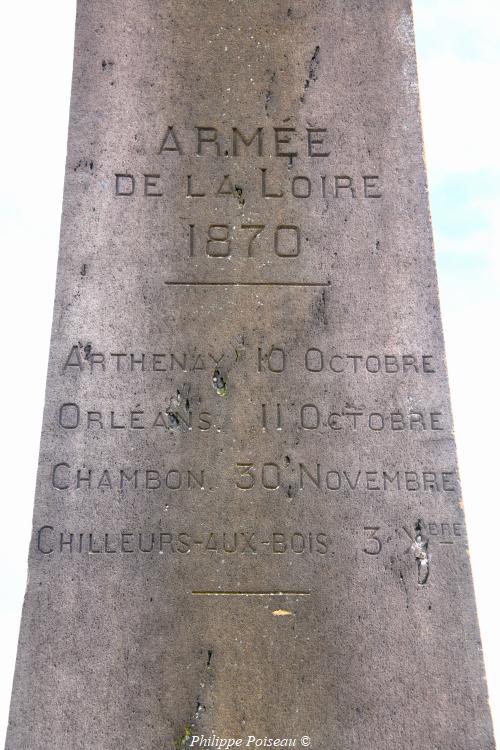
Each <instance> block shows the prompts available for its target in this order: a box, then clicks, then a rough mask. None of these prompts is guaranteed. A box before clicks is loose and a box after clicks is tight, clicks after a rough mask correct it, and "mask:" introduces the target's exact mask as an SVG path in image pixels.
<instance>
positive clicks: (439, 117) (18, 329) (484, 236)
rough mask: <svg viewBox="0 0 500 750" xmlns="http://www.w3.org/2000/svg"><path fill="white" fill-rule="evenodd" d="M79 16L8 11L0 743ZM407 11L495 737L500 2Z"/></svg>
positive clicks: (58, 7) (61, 10)
mask: <svg viewBox="0 0 500 750" xmlns="http://www.w3.org/2000/svg"><path fill="white" fill-rule="evenodd" d="M103 1H104V0H103ZM301 2H307V0H301ZM74 10H75V2H74V0H46V2H40V0H23V2H17V3H15V2H12V1H11V0H9V2H7V1H5V2H4V3H3V7H2V10H0V36H1V39H0V76H1V79H2V80H1V92H2V119H1V123H0V132H1V134H2V139H1V143H2V159H1V165H2V166H1V172H0V242H1V248H2V258H1V260H2V273H1V274H0V279H1V285H2V287H1V298H0V305H1V320H2V350H1V355H0V357H1V373H2V379H3V388H2V391H3V394H2V395H3V404H2V412H1V413H2V423H3V429H2V441H3V449H2V468H1V477H2V484H3V493H2V495H3V533H2V536H1V538H2V544H1V549H0V563H1V571H2V572H1V577H0V596H1V602H2V607H1V609H0V635H1V641H0V646H1V649H0V652H1V662H0V737H2V736H3V733H4V731H5V726H6V721H7V711H8V704H9V698H10V690H11V680H12V672H13V668H14V659H15V652H16V645H17V635H18V628H19V617H20V611H21V605H22V598H23V594H24V586H25V582H26V558H27V552H28V543H29V537H30V531H31V515H32V505H33V495H34V488H35V472H36V465H37V454H38V441H39V434H40V428H41V419H42V407H43V394H44V387H45V374H46V364H47V357H48V347H49V334H50V325H51V316H52V302H53V291H54V281H55V271H56V259H57V246H58V235H59V220H60V207H61V200H62V186H63V176H64V159H65V153H66V130H67V119H68V104H69V96H70V83H71V68H72V54H73V25H74ZM414 13H415V25H416V36H417V53H418V63H419V76H420V89H421V99H422V114H423V124H424V137H425V144H426V156H427V166H428V172H429V184H430V197H431V207H432V215H433V223H434V234H435V243H436V253H437V263H438V273H439V281H440V289H441V304H442V312H443V323H444V327H445V337H446V342H447V354H448V368H449V374H450V384H451V389H452V403H453V410H454V418H455V430H456V436H457V442H458V450H459V463H460V467H461V475H462V483H463V488H464V498H465V509H466V515H467V523H468V534H469V541H470V548H471V557H472V564H473V571H474V577H475V585H476V594H477V599H478V607H479V616H480V625H481V631H482V636H483V646H484V650H485V657H486V665H487V673H488V679H489V687H490V698H491V704H492V709H493V713H494V719H495V721H496V728H497V734H499V731H500V639H499V638H498V637H497V631H498V615H499V607H498V603H497V600H498V588H499V585H498V575H497V566H498V560H497V557H498V555H497V549H498V544H499V542H498V529H499V528H500V511H499V506H500V489H499V488H498V484H499V483H498V480H497V477H496V470H497V461H498V460H499V456H498V444H499V441H498V426H499V423H500V420H499V417H500V409H499V406H498V403H499V400H500V399H499V398H498V394H497V388H498V373H499V372H500V355H499V343H498V342H499V334H498V327H499V325H500V294H499V289H500V148H499V147H498V139H499V124H500V106H499V88H500V83H499V82H500V0H414ZM499 736H500V735H499ZM68 750H69V749H68ZM431 750H434V749H431ZM471 750H476V749H475V748H471Z"/></svg>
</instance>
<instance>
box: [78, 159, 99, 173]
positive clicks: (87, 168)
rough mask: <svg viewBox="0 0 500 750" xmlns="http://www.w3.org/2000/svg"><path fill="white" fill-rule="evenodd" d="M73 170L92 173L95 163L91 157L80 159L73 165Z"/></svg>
mask: <svg viewBox="0 0 500 750" xmlns="http://www.w3.org/2000/svg"><path fill="white" fill-rule="evenodd" d="M73 172H89V173H90V174H94V173H95V164H94V162H93V161H92V160H91V159H80V161H79V162H78V164H77V165H76V166H75V167H73Z"/></svg>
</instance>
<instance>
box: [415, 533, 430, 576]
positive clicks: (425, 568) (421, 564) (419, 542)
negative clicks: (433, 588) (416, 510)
mask: <svg viewBox="0 0 500 750" xmlns="http://www.w3.org/2000/svg"><path fill="white" fill-rule="evenodd" d="M411 548H412V550H413V552H414V553H415V559H416V561H417V576H418V583H419V584H420V585H421V586H423V585H424V584H425V583H427V581H428V579H429V574H430V556H429V553H428V548H429V541H428V540H427V539H426V537H424V535H423V530H422V521H420V520H418V521H417V523H416V525H415V541H414V542H413V544H412V546H411Z"/></svg>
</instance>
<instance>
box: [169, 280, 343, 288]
mask: <svg viewBox="0 0 500 750" xmlns="http://www.w3.org/2000/svg"><path fill="white" fill-rule="evenodd" d="M165 284H166V285H167V286H293V287H311V286H312V287H318V286H320V287H324V286H330V282H329V281H326V282H323V281H165Z"/></svg>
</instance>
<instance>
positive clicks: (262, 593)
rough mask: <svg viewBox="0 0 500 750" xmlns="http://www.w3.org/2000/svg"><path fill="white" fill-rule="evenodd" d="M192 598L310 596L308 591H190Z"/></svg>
mask: <svg viewBox="0 0 500 750" xmlns="http://www.w3.org/2000/svg"><path fill="white" fill-rule="evenodd" d="M191 593H192V595H193V596H310V595H311V592H310V591H192V592H191Z"/></svg>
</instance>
